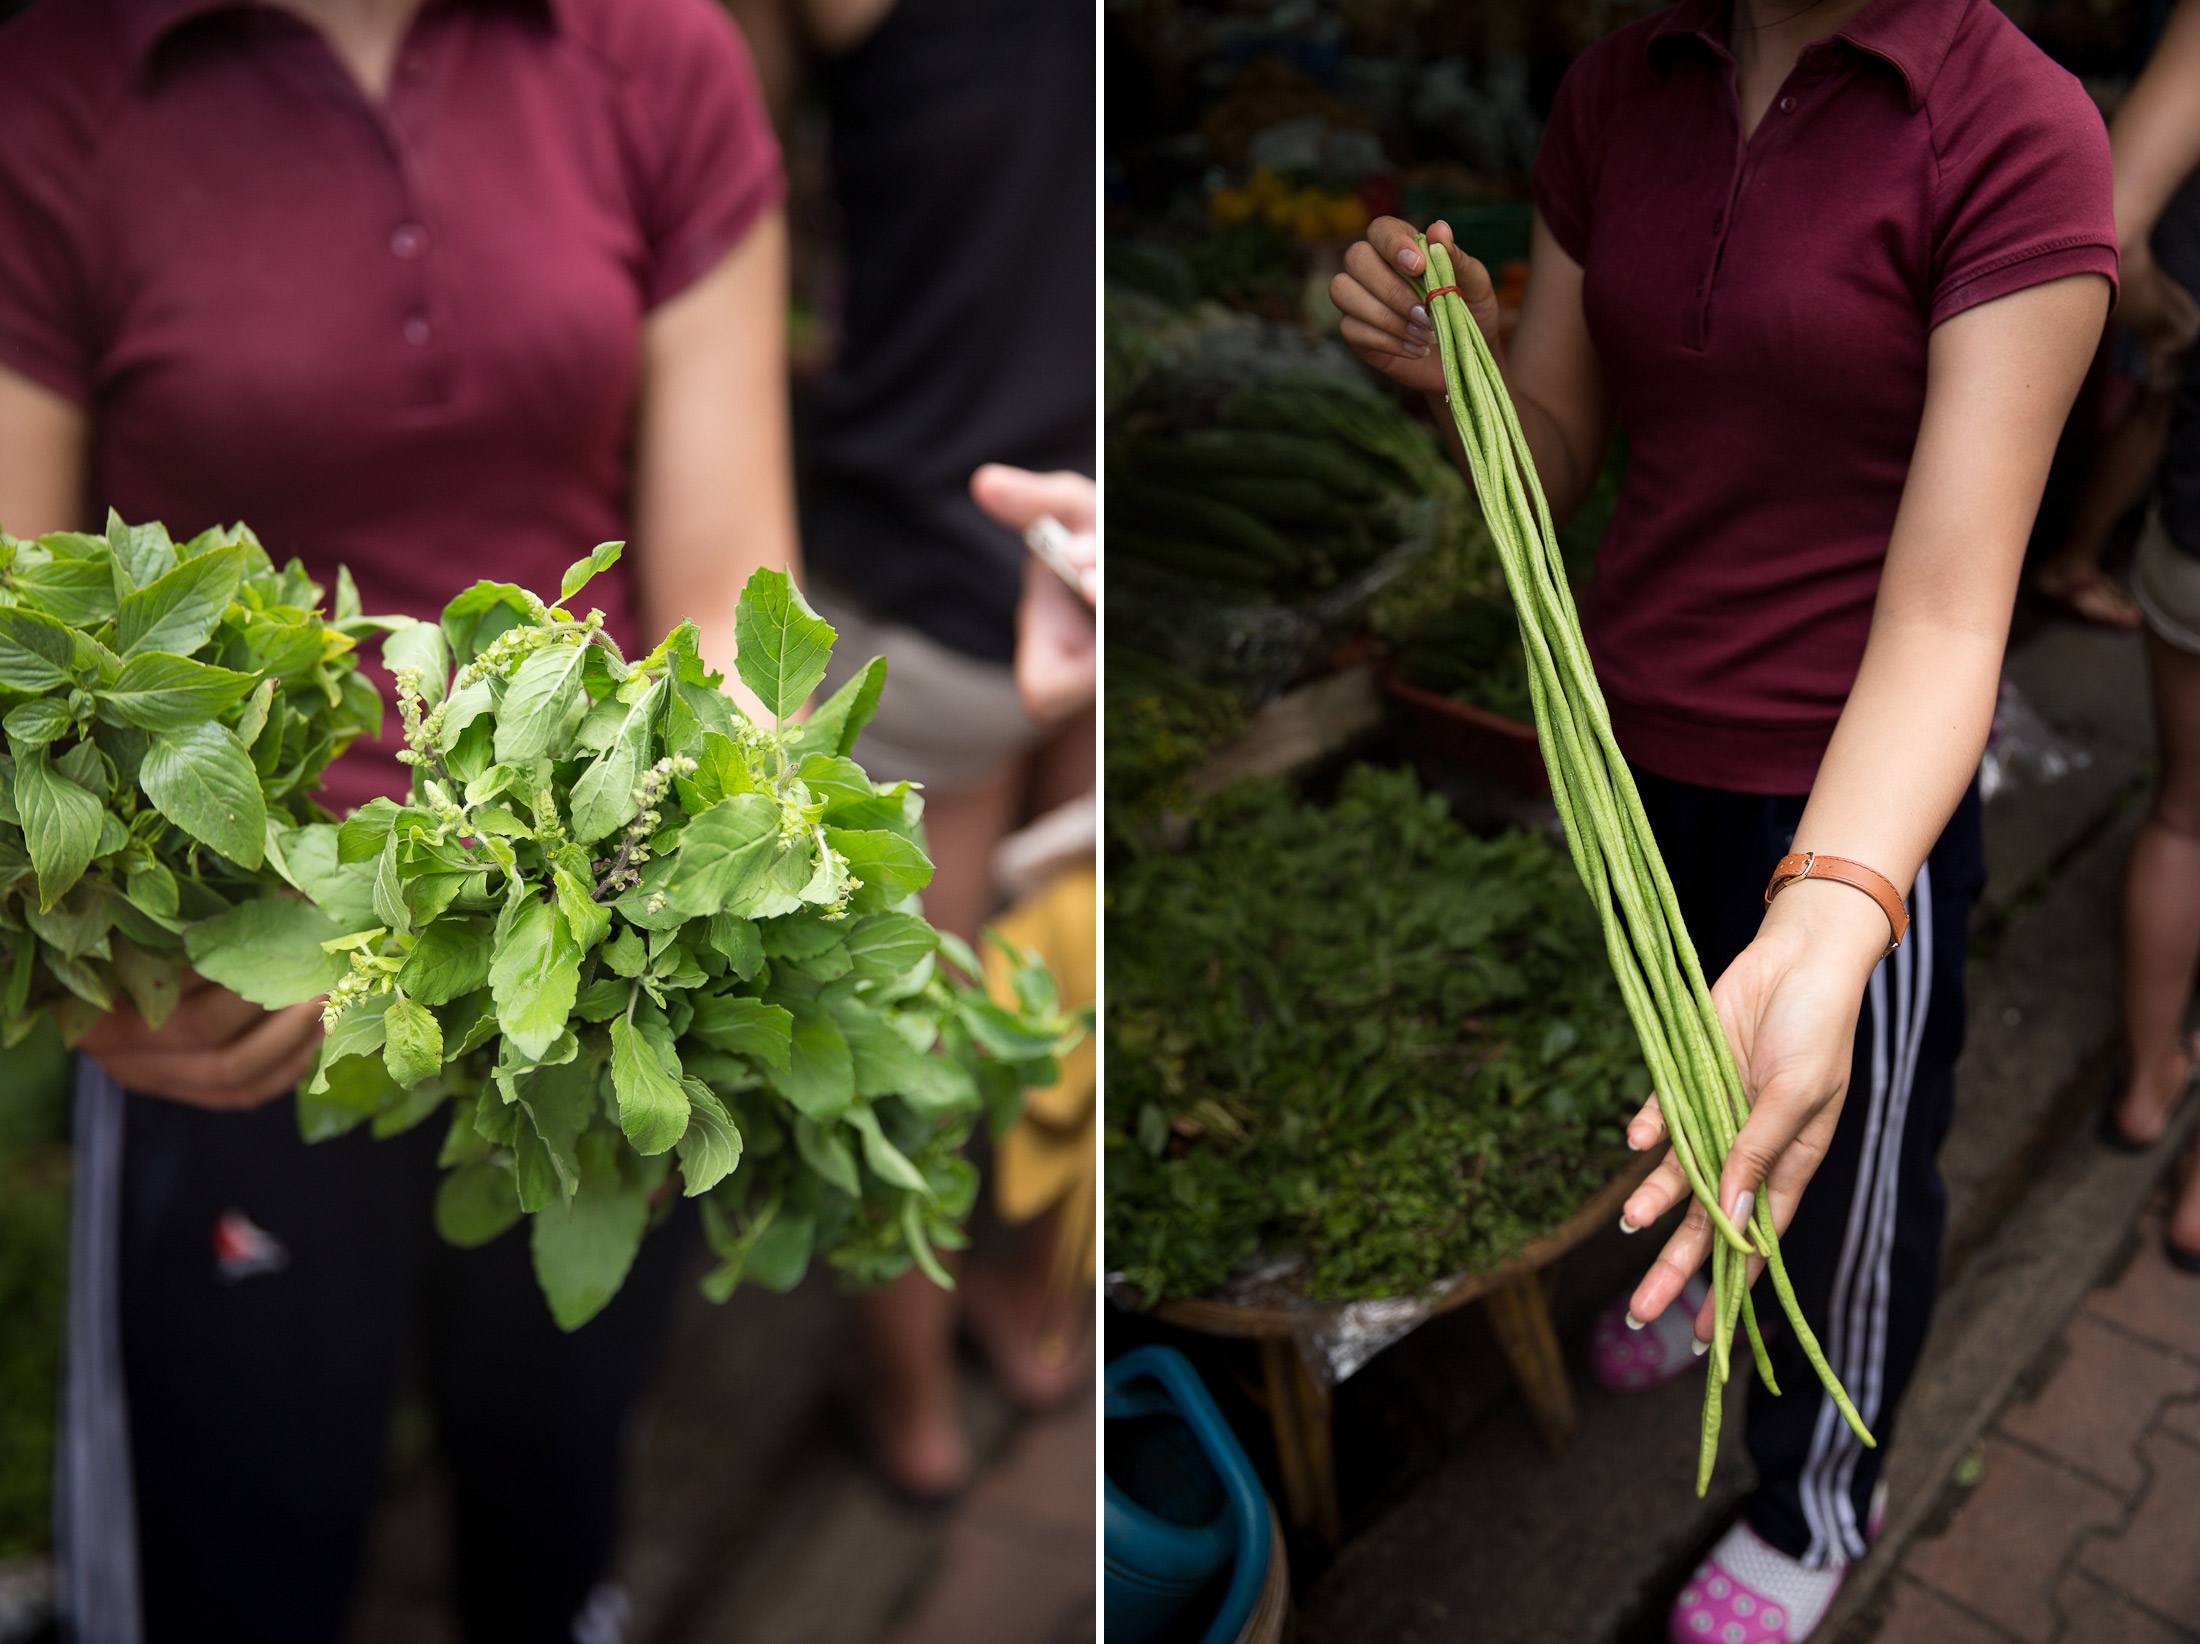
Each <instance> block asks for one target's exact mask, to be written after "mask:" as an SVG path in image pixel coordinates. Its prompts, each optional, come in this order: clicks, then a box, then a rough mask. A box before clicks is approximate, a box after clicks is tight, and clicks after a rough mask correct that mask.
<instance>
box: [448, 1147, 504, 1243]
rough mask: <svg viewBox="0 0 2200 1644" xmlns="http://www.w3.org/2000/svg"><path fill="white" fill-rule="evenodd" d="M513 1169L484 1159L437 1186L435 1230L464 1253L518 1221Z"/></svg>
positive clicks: (464, 1166) (452, 1175) (451, 1174)
mask: <svg viewBox="0 0 2200 1644" xmlns="http://www.w3.org/2000/svg"><path fill="white" fill-rule="evenodd" d="M519 1216H520V1210H519V1195H518V1193H517V1192H516V1191H514V1188H513V1183H512V1170H511V1166H509V1165H507V1164H500V1163H497V1162H495V1161H493V1160H488V1159H483V1160H479V1161H477V1162H476V1163H473V1164H464V1165H460V1166H459V1167H458V1168H457V1169H456V1170H454V1171H452V1172H451V1173H450V1174H449V1175H447V1176H445V1177H444V1178H443V1180H442V1181H441V1182H440V1183H438V1184H437V1186H436V1190H435V1230H436V1231H437V1232H438V1233H440V1234H441V1235H442V1236H443V1238H444V1240H445V1242H446V1243H449V1244H455V1245H457V1246H458V1247H459V1249H461V1250H476V1249H479V1248H480V1247H481V1246H482V1245H485V1244H487V1243H489V1241H490V1240H492V1239H494V1238H496V1237H498V1236H499V1235H500V1234H502V1233H504V1232H505V1231H506V1230H507V1229H509V1228H510V1227H511V1226H512V1224H513V1223H515V1222H517V1221H518V1220H519Z"/></svg>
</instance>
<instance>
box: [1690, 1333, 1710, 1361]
mask: <svg viewBox="0 0 2200 1644" xmlns="http://www.w3.org/2000/svg"><path fill="white" fill-rule="evenodd" d="M1688 1350H1689V1351H1690V1352H1691V1353H1693V1354H1695V1355H1696V1357H1698V1358H1699V1359H1700V1358H1702V1357H1703V1356H1704V1355H1705V1354H1706V1353H1708V1352H1710V1351H1711V1344H1710V1343H1709V1342H1707V1341H1702V1340H1698V1339H1696V1338H1694V1337H1691V1338H1690V1339H1689V1343H1688Z"/></svg>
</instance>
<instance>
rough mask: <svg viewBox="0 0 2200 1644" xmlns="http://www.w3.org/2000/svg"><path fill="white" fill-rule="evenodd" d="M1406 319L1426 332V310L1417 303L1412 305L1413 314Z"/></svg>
mask: <svg viewBox="0 0 2200 1644" xmlns="http://www.w3.org/2000/svg"><path fill="white" fill-rule="evenodd" d="M1408 318H1410V319H1411V320H1412V321H1413V323H1414V324H1415V325H1417V326H1419V327H1420V328H1421V329H1422V330H1423V331H1426V330H1427V329H1428V310H1427V309H1425V308H1423V307H1422V306H1421V305H1420V304H1419V303H1415V304H1414V305H1413V312H1412V314H1411V315H1409V316H1408Z"/></svg>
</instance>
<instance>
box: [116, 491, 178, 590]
mask: <svg viewBox="0 0 2200 1644" xmlns="http://www.w3.org/2000/svg"><path fill="white" fill-rule="evenodd" d="M107 545H108V547H109V548H110V549H111V550H112V551H113V553H114V561H115V563H116V564H117V565H119V566H121V567H122V573H123V575H124V577H126V578H127V579H128V581H129V584H130V587H131V588H142V587H144V586H145V585H146V584H147V583H149V582H158V581H159V580H160V579H161V578H162V577H164V576H166V575H167V574H168V573H169V572H170V571H173V570H174V569H175V568H176V545H175V543H174V542H173V541H171V540H170V539H169V536H168V527H167V526H165V525H163V524H161V523H160V522H159V521H158V520H154V521H151V522H150V523H148V524H145V525H125V524H124V523H123V521H122V516H121V515H120V514H118V513H116V512H115V511H114V510H113V509H112V508H110V509H108V510H107ZM126 591H127V590H126Z"/></svg>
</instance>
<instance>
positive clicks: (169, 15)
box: [123, 0, 566, 74]
mask: <svg viewBox="0 0 2200 1644" xmlns="http://www.w3.org/2000/svg"><path fill="white" fill-rule="evenodd" d="M431 3H433V0H431ZM512 3H513V4H515V5H518V6H519V7H520V9H522V10H532V11H537V12H540V13H541V14H542V15H543V16H544V17H546V18H548V19H549V20H550V21H551V22H553V23H560V22H563V21H564V11H565V6H566V0H512ZM259 9H260V0H129V4H127V5H126V6H125V8H124V14H123V32H124V36H125V38H126V40H127V43H128V45H129V48H130V59H131V62H132V63H133V64H134V65H135V67H136V68H137V70H138V72H139V73H141V74H143V73H146V72H148V71H150V69H151V68H152V65H153V56H154V54H155V53H156V52H158V51H159V50H160V48H161V44H162V43H163V42H164V41H166V40H167V39H168V38H169V36H171V35H172V34H174V33H175V32H176V31H177V30H178V29H180V28H182V27H183V26H184V25H185V24H187V23H193V22H196V21H198V20H199V19H200V18H202V17H211V16H213V15H215V14H216V13H218V12H247V11H255V10H259Z"/></svg>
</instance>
